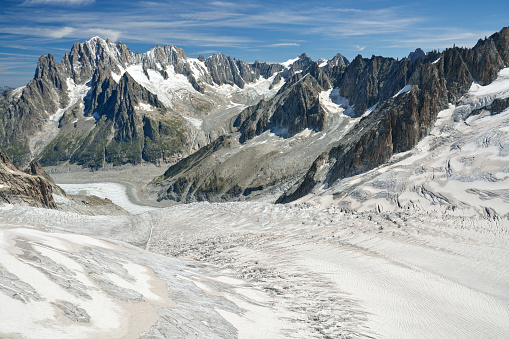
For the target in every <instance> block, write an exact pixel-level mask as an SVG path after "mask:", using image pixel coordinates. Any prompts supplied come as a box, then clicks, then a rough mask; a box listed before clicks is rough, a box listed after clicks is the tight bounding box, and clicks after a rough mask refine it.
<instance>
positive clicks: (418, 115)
mask: <svg viewBox="0 0 509 339" xmlns="http://www.w3.org/2000/svg"><path fill="white" fill-rule="evenodd" d="M508 36H509V30H508V29H507V28H504V29H503V30H502V31H501V32H500V33H497V34H495V35H493V36H492V37H490V38H488V39H487V40H485V41H483V42H479V43H478V44H477V45H476V46H475V47H474V48H473V49H472V50H468V49H457V48H452V49H448V50H446V51H445V52H444V53H443V54H442V55H441V57H440V60H438V62H435V63H431V62H430V61H431V60H429V58H427V60H425V63H423V62H422V61H421V59H417V60H416V61H415V63H414V64H411V65H410V64H409V63H410V62H409V61H408V60H407V59H403V60H402V61H400V62H399V63H397V62H395V61H394V60H393V59H392V60H380V59H378V58H375V57H374V58H372V59H371V60H370V61H367V60H363V59H361V58H359V57H358V58H356V59H355V60H354V61H353V62H352V64H351V65H350V66H349V67H348V69H347V70H346V71H345V72H344V75H343V76H342V78H340V79H339V81H338V83H340V84H342V85H343V86H344V85H346V89H345V90H344V92H343V93H344V95H345V96H346V97H347V98H348V99H350V100H351V102H354V103H356V104H358V105H360V106H361V107H362V109H364V108H365V107H367V106H368V105H369V104H371V103H373V102H374V101H375V100H381V99H382V100H383V98H384V97H387V95H388V94H387V93H390V92H391V91H393V90H394V86H395V85H394V84H395V83H397V84H399V86H401V85H403V84H410V85H412V89H411V90H410V92H408V93H405V94H401V95H399V96H397V97H393V98H390V99H386V100H384V101H383V102H381V103H380V104H379V105H378V106H377V108H376V110H375V111H374V112H373V113H371V114H370V115H369V116H367V117H365V118H364V119H363V120H361V121H360V122H359V124H358V125H357V126H356V128H355V129H354V130H352V131H351V132H350V133H348V134H347V135H346V136H345V137H344V138H343V139H342V140H340V141H339V142H338V143H337V144H336V145H335V146H334V147H332V148H331V149H329V150H327V151H325V152H324V153H322V154H321V155H320V156H319V157H318V158H317V159H316V160H315V162H314V164H313V165H312V166H311V168H310V170H309V171H308V173H307V174H306V175H305V176H304V177H303V178H302V179H301V180H300V181H299V183H298V184H297V185H295V186H294V187H292V188H291V189H290V190H288V191H287V192H286V193H285V194H283V195H282V196H281V197H280V198H279V199H278V202H279V203H286V202H290V201H293V200H296V199H298V198H300V197H302V196H304V195H306V194H307V193H309V192H310V191H311V190H312V189H313V188H314V187H315V186H316V185H317V184H318V183H324V184H326V185H329V186H330V185H331V184H333V183H334V182H335V181H337V180H340V179H342V178H345V177H347V176H352V175H356V174H359V173H362V172H364V171H368V170H371V169H373V168H375V167H376V166H379V165H381V164H383V163H385V162H387V161H388V160H389V159H390V157H391V156H392V155H393V154H394V153H398V152H404V151H407V150H410V149H411V148H412V147H414V146H415V145H416V144H417V142H418V141H419V140H421V139H422V138H423V137H424V136H426V135H427V134H428V133H429V130H430V129H431V128H432V126H433V123H434V122H435V120H436V116H437V114H438V112H439V111H440V110H441V109H444V108H445V107H446V104H447V103H448V102H452V103H456V101H457V100H458V99H459V98H460V96H461V95H463V94H464V93H465V92H467V91H468V89H469V88H470V85H471V84H472V81H474V80H475V81H477V82H479V83H483V82H484V83H489V82H491V81H493V80H494V79H495V77H496V74H497V73H498V72H499V71H500V70H501V69H502V68H503V67H505V66H507V65H509V62H507V61H506V60H503V58H505V56H506V55H507V54H506V53H504V52H503V49H504V48H507V40H508V39H507V37H508ZM499 51H502V52H499ZM433 58H434V59H436V56H435V55H433ZM433 61H435V60H433ZM356 72H358V75H360V78H361V80H362V81H361V82H362V83H363V84H364V87H363V89H359V90H360V94H361V95H360V96H359V97H360V99H357V98H354V97H352V96H353V95H354V94H353V91H354V89H355V88H357V84H358V82H357V81H358V78H356V76H355V74H356ZM388 74H393V77H389V78H386V80H385V81H382V83H383V84H385V85H386V86H389V88H390V89H391V90H390V91H388V92H387V91H386V90H385V86H382V87H381V86H380V79H384V78H385V77H386V75H388ZM396 88H397V87H396ZM393 93H394V92H393ZM375 97H376V98H377V99H375ZM493 104H494V105H495V106H496V108H498V109H500V108H502V106H504V105H505V103H504V102H498V101H497V102H496V103H495V102H494V103H493Z"/></svg>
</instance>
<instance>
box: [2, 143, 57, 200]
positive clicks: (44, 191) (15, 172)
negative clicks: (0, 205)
mask: <svg viewBox="0 0 509 339" xmlns="http://www.w3.org/2000/svg"><path fill="white" fill-rule="evenodd" d="M54 185H55V183H54V182H53V180H52V179H51V178H50V177H49V176H48V175H47V174H46V172H44V171H43V170H42V168H41V167H40V165H39V164H38V163H31V164H30V167H29V168H28V170H27V171H26V172H23V171H21V170H20V169H19V167H18V166H17V165H16V164H14V163H13V162H12V161H11V160H10V159H9V157H8V156H7V155H6V154H5V153H2V152H0V202H4V203H8V204H21V205H28V206H35V207H45V208H56V207H57V205H56V203H55V200H54V199H53V186H54Z"/></svg>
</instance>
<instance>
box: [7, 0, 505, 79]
mask: <svg viewBox="0 0 509 339" xmlns="http://www.w3.org/2000/svg"><path fill="white" fill-rule="evenodd" d="M508 25H509V1H507V0H501V1H490V0H486V1H444V0H441V1H435V0H426V1H406V2H398V1H384V0H356V1H323V0H322V1H299V0H294V1H287V0H282V1H277V2H274V1H257V0H254V1H246V2H242V3H236V2H229V1H159V0H149V1H116V0H21V1H17V0H0V86H4V85H8V86H13V87H16V86H22V85H25V84H26V83H27V82H28V81H29V80H30V79H32V77H33V75H34V71H35V66H36V64H37V59H38V57H39V56H40V55H41V54H48V53H51V54H53V55H54V56H55V57H56V58H57V60H61V58H62V56H63V55H64V53H65V52H66V51H69V50H70V49H71V47H72V45H73V43H74V42H76V41H79V42H83V41H85V40H89V39H90V38H92V37H94V36H100V37H102V38H104V39H106V38H110V39H112V40H114V41H122V42H123V43H125V44H126V45H127V46H128V47H129V48H130V49H131V50H132V51H134V52H136V51H139V52H146V51H147V50H149V49H150V47H152V46H155V45H176V46H179V47H182V48H184V50H185V52H186V54H187V55H188V56H190V57H197V56H198V55H199V54H203V55H204V56H209V55H211V54H213V53H217V52H221V53H224V54H226V55H230V56H232V57H235V58H237V59H240V60H243V61H246V62H252V61H255V60H259V61H268V62H282V61H286V60H288V59H290V58H294V57H296V56H297V55H300V54H301V53H306V54H307V55H308V56H310V57H311V58H312V59H313V60H317V59H319V58H327V59H330V58H332V57H333V56H334V55H335V54H336V53H338V52H340V53H342V54H343V55H345V56H346V57H347V58H348V59H349V60H351V59H353V58H354V57H355V56H356V55H357V54H362V55H363V56H365V57H370V56H371V55H373V54H375V55H383V56H390V57H399V58H401V57H404V56H406V55H408V53H409V52H411V51H413V50H415V48H417V47H421V48H422V49H423V50H425V51H428V50H432V49H444V48H446V47H450V46H452V45H453V44H456V46H465V47H472V46H473V45H475V43H476V42H477V40H478V39H479V38H484V37H485V36H489V35H491V34H492V33H494V32H497V31H499V30H500V29H502V27H504V26H508Z"/></svg>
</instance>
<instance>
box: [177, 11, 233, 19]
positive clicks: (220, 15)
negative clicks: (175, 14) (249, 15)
mask: <svg viewBox="0 0 509 339" xmlns="http://www.w3.org/2000/svg"><path fill="white" fill-rule="evenodd" d="M179 16H180V17H182V18H184V19H191V20H199V21H214V20H222V19H228V18H235V17H240V16H243V15H242V14H240V13H230V12H220V11H214V12H197V13H186V14H180V15H179Z"/></svg>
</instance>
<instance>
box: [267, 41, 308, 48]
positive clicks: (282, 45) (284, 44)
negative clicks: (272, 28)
mask: <svg viewBox="0 0 509 339" xmlns="http://www.w3.org/2000/svg"><path fill="white" fill-rule="evenodd" d="M290 46H295V47H298V46H300V44H298V43H296V42H282V43H278V44H270V45H265V46H264V47H290Z"/></svg>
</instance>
